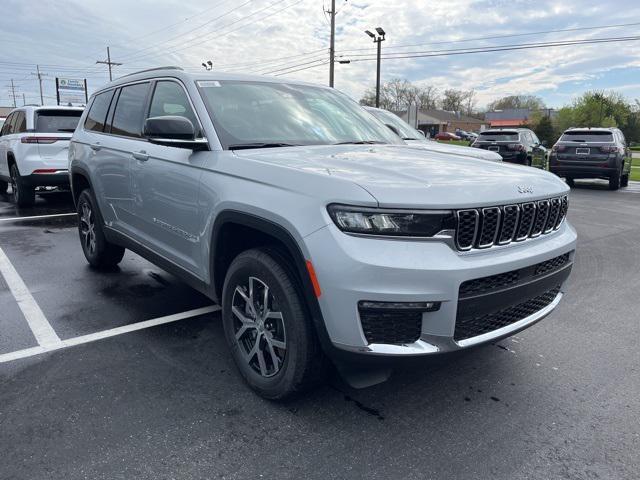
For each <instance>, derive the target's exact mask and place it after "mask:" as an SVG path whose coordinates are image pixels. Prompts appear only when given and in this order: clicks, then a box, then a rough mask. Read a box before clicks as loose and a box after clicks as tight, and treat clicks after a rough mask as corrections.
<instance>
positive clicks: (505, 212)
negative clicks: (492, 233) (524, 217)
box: [498, 205, 520, 245]
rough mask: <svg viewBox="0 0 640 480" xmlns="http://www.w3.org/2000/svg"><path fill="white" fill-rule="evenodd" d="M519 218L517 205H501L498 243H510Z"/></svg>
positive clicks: (514, 234)
mask: <svg viewBox="0 0 640 480" xmlns="http://www.w3.org/2000/svg"><path fill="white" fill-rule="evenodd" d="M519 219H520V206H519V205H505V206H504V207H502V223H501V225H500V235H499V236H498V245H506V244H507V243H511V242H512V241H513V239H514V238H515V236H516V229H517V228H518V220H519Z"/></svg>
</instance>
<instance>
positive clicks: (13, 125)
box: [0, 106, 84, 207]
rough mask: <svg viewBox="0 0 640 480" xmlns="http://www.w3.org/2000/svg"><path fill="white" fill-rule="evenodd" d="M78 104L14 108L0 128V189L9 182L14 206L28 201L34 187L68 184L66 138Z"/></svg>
mask: <svg viewBox="0 0 640 480" xmlns="http://www.w3.org/2000/svg"><path fill="white" fill-rule="evenodd" d="M83 110H84V109H83V108H81V107H58V106H44V107H35V106H25V107H20V108H16V109H15V110H13V111H12V112H11V113H10V114H9V116H8V117H7V118H6V120H5V122H4V125H3V126H2V130H0V193H4V192H6V191H7V187H8V185H9V183H11V188H12V191H13V195H14V199H15V202H16V203H17V204H18V206H21V207H22V206H28V205H32V204H33V202H34V201H35V191H36V188H37V187H47V186H58V187H65V186H68V185H69V176H68V173H67V164H68V152H69V140H70V139H71V134H72V133H73V132H74V130H75V129H76V126H77V125H78V121H79V120H80V116H81V115H82V111H83Z"/></svg>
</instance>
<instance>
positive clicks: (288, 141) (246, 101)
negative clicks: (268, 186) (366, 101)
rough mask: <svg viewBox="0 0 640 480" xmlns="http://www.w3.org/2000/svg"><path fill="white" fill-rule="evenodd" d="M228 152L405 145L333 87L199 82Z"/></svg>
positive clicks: (241, 82)
mask: <svg viewBox="0 0 640 480" xmlns="http://www.w3.org/2000/svg"><path fill="white" fill-rule="evenodd" d="M198 86H199V87H200V89H201V91H202V93H203V98H204V101H205V103H207V107H208V109H209V113H210V114H211V116H212V119H213V122H214V125H215V127H216V131H217V133H218V136H219V138H220V142H221V143H222V145H223V147H224V148H227V149H234V148H242V147H246V148H258V147H261V146H288V145H328V144H337V143H401V141H400V140H399V139H398V137H396V136H395V135H394V134H393V133H392V132H391V131H390V130H389V129H388V128H387V127H386V126H384V125H383V124H381V123H380V122H378V121H376V120H375V119H372V118H371V116H370V115H369V114H368V113H367V112H366V111H365V110H364V109H363V108H362V107H361V106H360V105H358V104H357V103H356V102H354V101H353V100H351V99H349V98H348V97H346V96H345V95H343V94H341V93H339V92H337V91H335V90H331V89H328V88H320V87H313V86H306V85H295V84H286V83H271V82H247V81H236V80H232V81H223V80H220V81H199V82H198Z"/></svg>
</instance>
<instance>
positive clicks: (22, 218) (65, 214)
mask: <svg viewBox="0 0 640 480" xmlns="http://www.w3.org/2000/svg"><path fill="white" fill-rule="evenodd" d="M72 215H77V213H75V212H74V213H52V214H51V215H33V216H31V217H7V218H0V222H19V221H21V220H39V219H42V218H55V217H70V216H72Z"/></svg>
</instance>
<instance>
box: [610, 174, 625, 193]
mask: <svg viewBox="0 0 640 480" xmlns="http://www.w3.org/2000/svg"><path fill="white" fill-rule="evenodd" d="M621 183H622V169H620V170H619V171H618V172H617V173H615V174H613V175H612V176H610V177H609V190H618V189H619V188H620V184H621Z"/></svg>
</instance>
